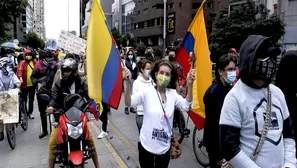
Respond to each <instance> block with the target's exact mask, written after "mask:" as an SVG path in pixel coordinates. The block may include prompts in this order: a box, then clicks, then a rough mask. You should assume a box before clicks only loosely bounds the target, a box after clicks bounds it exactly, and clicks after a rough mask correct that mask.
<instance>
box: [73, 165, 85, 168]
mask: <svg viewBox="0 0 297 168" xmlns="http://www.w3.org/2000/svg"><path fill="white" fill-rule="evenodd" d="M84 167H85V165H84V164H81V165H76V166H70V168H84Z"/></svg>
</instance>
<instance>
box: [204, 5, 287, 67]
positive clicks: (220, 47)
mask: <svg viewBox="0 0 297 168" xmlns="http://www.w3.org/2000/svg"><path fill="white" fill-rule="evenodd" d="M268 13H269V11H268V10H267V9H266V8H265V7H264V5H260V6H258V7H255V5H254V3H253V2H251V1H249V2H248V3H247V4H244V5H240V6H238V7H235V8H234V9H232V10H231V13H230V15H229V16H228V10H227V9H224V10H221V12H220V15H219V19H218V21H217V23H216V24H215V26H214V29H213V31H212V33H211V35H210V37H209V42H210V50H211V53H212V61H213V62H216V60H218V58H219V57H220V56H221V55H223V54H225V53H227V52H228V50H229V48H236V49H237V50H239V49H240V47H241V44H242V43H243V41H244V40H245V39H246V38H247V37H248V36H249V35H252V34H258V35H263V36H267V37H270V38H271V40H272V42H273V43H274V44H277V42H278V40H279V39H280V38H281V37H282V36H283V35H284V34H285V28H284V27H285V24H284V23H283V21H282V20H281V19H280V18H279V16H277V15H271V16H268Z"/></svg>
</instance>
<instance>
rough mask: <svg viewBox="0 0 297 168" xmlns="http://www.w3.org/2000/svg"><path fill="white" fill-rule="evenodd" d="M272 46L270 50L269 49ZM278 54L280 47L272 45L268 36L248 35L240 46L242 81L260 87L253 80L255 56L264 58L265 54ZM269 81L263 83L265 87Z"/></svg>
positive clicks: (274, 55) (253, 86)
mask: <svg viewBox="0 0 297 168" xmlns="http://www.w3.org/2000/svg"><path fill="white" fill-rule="evenodd" d="M271 48H272V50H271ZM268 49H270V50H268ZM279 54H280V49H278V48H276V47H273V45H272V43H271V42H270V40H269V38H268V37H264V36H261V35H251V36H249V37H248V38H247V39H246V40H245V41H244V43H243V44H242V46H241V48H240V54H239V55H240V59H239V60H240V78H241V81H242V82H243V83H245V84H246V85H248V86H250V87H252V88H255V89H257V88H261V87H259V86H258V85H256V84H255V83H254V82H253V79H255V76H253V73H252V68H253V66H254V62H255V59H256V58H265V57H266V56H273V57H276V56H277V55H279ZM270 82H271V81H268V82H267V83H265V84H264V87H267V86H268V85H269V84H270Z"/></svg>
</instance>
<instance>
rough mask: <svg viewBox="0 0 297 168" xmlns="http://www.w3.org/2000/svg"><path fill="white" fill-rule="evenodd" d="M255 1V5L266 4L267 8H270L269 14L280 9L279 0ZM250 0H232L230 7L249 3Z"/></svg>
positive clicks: (275, 12)
mask: <svg viewBox="0 0 297 168" xmlns="http://www.w3.org/2000/svg"><path fill="white" fill-rule="evenodd" d="M253 1H254V2H255V5H260V4H263V5H264V6H266V8H267V9H268V10H269V14H270V15H271V14H278V12H279V9H278V5H279V0H253ZM247 2H248V0H230V1H229V4H230V9H232V7H234V6H237V5H241V4H244V3H247Z"/></svg>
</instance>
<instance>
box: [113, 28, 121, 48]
mask: <svg viewBox="0 0 297 168" xmlns="http://www.w3.org/2000/svg"><path fill="white" fill-rule="evenodd" d="M111 33H112V35H113V38H114V40H115V41H116V43H117V45H118V46H119V45H120V44H122V40H123V37H122V35H121V33H120V32H119V30H118V29H117V28H115V27H113V28H112V29H111Z"/></svg>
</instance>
